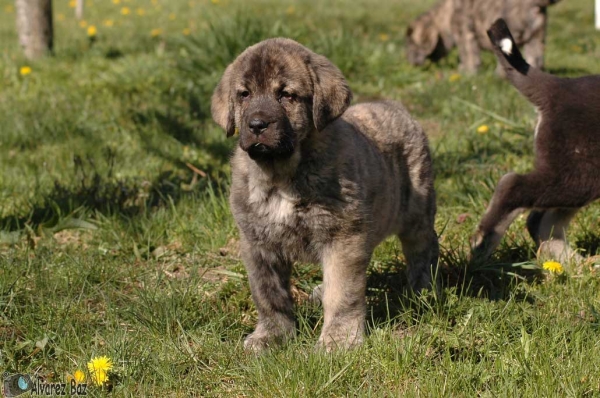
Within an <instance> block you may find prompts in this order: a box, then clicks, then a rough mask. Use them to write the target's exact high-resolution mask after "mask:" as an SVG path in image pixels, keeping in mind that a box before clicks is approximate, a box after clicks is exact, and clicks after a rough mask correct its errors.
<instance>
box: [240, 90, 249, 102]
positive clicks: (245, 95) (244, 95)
mask: <svg viewBox="0 0 600 398" xmlns="http://www.w3.org/2000/svg"><path fill="white" fill-rule="evenodd" d="M239 95H240V98H241V99H243V100H246V99H248V98H250V91H248V90H244V91H242V92H240V94H239Z"/></svg>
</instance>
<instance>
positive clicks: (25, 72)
mask: <svg viewBox="0 0 600 398" xmlns="http://www.w3.org/2000/svg"><path fill="white" fill-rule="evenodd" d="M19 73H20V74H21V76H27V75H29V74H30V73H31V67H29V66H21V68H20V69H19Z"/></svg>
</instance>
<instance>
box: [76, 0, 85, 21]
mask: <svg viewBox="0 0 600 398" xmlns="http://www.w3.org/2000/svg"><path fill="white" fill-rule="evenodd" d="M75 4H76V6H75V18H77V19H83V0H77V3H75Z"/></svg>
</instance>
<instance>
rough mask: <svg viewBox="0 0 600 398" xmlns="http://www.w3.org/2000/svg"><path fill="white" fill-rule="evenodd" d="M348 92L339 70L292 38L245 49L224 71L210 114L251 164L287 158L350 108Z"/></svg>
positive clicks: (261, 43)
mask: <svg viewBox="0 0 600 398" xmlns="http://www.w3.org/2000/svg"><path fill="white" fill-rule="evenodd" d="M351 100H352V93H351V91H350V89H349V87H348V84H347V82H346V80H345V79H344V76H343V75H342V73H341V72H340V70H339V69H338V68H337V67H335V66H334V65H333V64H332V63H331V62H329V61H328V60H327V59H326V58H325V57H323V56H321V55H318V54H315V53H313V52H312V51H310V50H308V49H307V48H306V47H303V46H302V45H300V44H298V43H296V42H295V41H293V40H290V39H281V38H278V39H268V40H265V41H262V42H260V43H258V44H256V45H254V46H251V47H249V48H247V49H246V50H245V51H244V52H243V53H242V54H241V55H240V56H239V57H237V59H236V60H235V61H234V62H233V63H232V64H231V65H229V66H228V67H227V69H226V70H225V73H224V75H223V77H222V78H221V81H220V82H219V84H218V85H217V88H216V89H215V92H214V94H213V96H212V105H211V112H212V116H213V119H214V120H215V122H217V124H219V125H220V126H221V127H223V128H224V129H225V131H226V132H227V136H228V137H229V136H232V135H233V134H234V133H236V132H239V134H240V140H239V145H240V147H241V148H242V149H243V150H244V151H246V152H247V153H248V155H249V156H250V157H251V158H252V159H255V160H264V159H274V158H286V157H289V156H291V155H292V154H293V153H294V152H295V151H296V150H297V149H298V147H299V145H300V144H301V142H302V140H303V139H304V138H306V137H307V136H308V134H309V133H311V132H312V131H315V130H316V131H320V130H322V129H323V128H325V127H326V126H327V125H328V124H329V123H330V122H332V121H333V120H334V119H335V118H337V117H338V116H340V115H341V114H342V113H343V112H344V111H345V110H346V108H347V107H348V106H349V104H350V101H351Z"/></svg>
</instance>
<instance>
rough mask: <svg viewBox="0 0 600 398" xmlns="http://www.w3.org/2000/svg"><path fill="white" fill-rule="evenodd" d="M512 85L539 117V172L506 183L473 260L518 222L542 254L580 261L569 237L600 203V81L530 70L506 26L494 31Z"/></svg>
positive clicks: (483, 222) (499, 188)
mask: <svg viewBox="0 0 600 398" xmlns="http://www.w3.org/2000/svg"><path fill="white" fill-rule="evenodd" d="M488 35H489V37H490V39H491V42H492V44H493V48H494V53H495V54H496V56H497V57H498V60H499V62H500V64H501V65H502V66H503V67H504V69H505V71H506V74H507V76H508V79H509V80H510V82H511V83H512V84H513V85H514V86H515V87H516V88H517V90H519V92H520V93H521V94H523V95H524V96H525V97H526V98H527V99H528V100H529V101H531V102H532V103H533V104H534V105H535V106H536V107H537V109H538V113H539V119H538V124H537V127H536V131H535V136H534V140H535V155H536V157H535V162H534V170H533V171H532V172H530V173H528V174H522V175H521V174H515V173H510V174H507V175H505V176H503V177H502V178H501V179H500V182H499V183H498V186H497V187H496V191H495V193H494V197H493V198H492V201H491V203H490V205H489V207H488V209H487V211H486V213H485V215H484V216H483V219H482V220H481V223H480V224H479V228H478V230H477V233H476V234H475V236H473V238H472V244H473V254H474V257H475V258H485V257H487V256H489V255H490V254H491V252H492V251H493V250H494V249H495V248H496V246H497V245H498V243H499V242H500V239H501V238H502V235H503V234H504V232H505V231H506V229H507V228H508V226H509V225H510V223H511V222H512V221H513V219H514V218H515V217H516V216H517V215H518V214H520V213H521V212H522V211H523V210H525V209H533V210H532V211H531V213H530V215H529V218H528V219H527V228H528V230H529V233H530V234H531V237H532V238H533V239H534V240H535V242H536V243H537V244H538V245H539V246H540V251H541V254H543V255H544V256H546V257H552V258H554V259H555V260H559V261H568V260H570V259H572V258H573V256H574V255H575V256H576V254H575V253H574V252H573V251H572V250H571V249H570V248H569V246H568V245H567V243H566V238H565V233H566V229H567V226H568V225H569V222H570V221H571V219H572V218H573V216H574V215H575V213H576V212H577V211H578V210H579V209H580V208H581V207H582V206H585V205H586V204H588V203H590V202H592V201H594V200H596V199H598V198H599V197H600V178H599V177H598V172H599V171H600V156H599V155H598V154H599V153H600V75H596V76H585V77H579V78H575V79H566V78H559V77H556V76H552V75H550V74H548V73H544V72H542V71H540V70H539V69H537V68H534V67H532V66H530V65H529V64H528V63H527V62H526V61H525V59H523V57H522V56H521V53H520V52H519V49H518V48H517V44H516V43H515V40H514V39H513V37H512V35H511V33H510V31H509V29H508V26H507V25H506V22H505V21H504V20H502V19H500V20H498V21H496V22H495V23H494V24H493V26H492V27H491V28H490V30H489V31H488Z"/></svg>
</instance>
